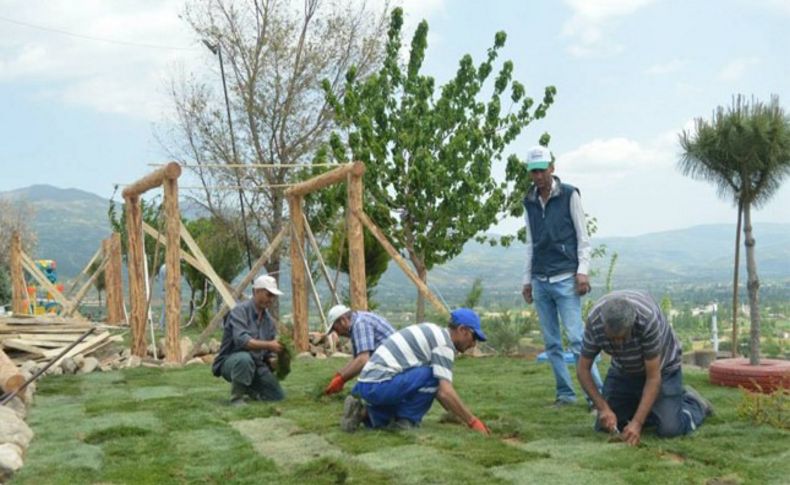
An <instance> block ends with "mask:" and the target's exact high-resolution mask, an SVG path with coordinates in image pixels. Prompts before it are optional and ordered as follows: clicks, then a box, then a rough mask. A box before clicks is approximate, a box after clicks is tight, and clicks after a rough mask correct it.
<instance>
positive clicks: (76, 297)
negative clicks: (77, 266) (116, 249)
mask: <svg viewBox="0 0 790 485" xmlns="http://www.w3.org/2000/svg"><path fill="white" fill-rule="evenodd" d="M107 261H108V260H107V258H104V259H102V262H101V264H100V265H99V267H98V268H96V271H94V272H93V274H92V275H91V277H90V278H88V281H86V282H85V284H84V285H83V286H82V288H80V291H78V292H77V294H76V295H74V298H73V299H72V300H71V301H70V302H69V308H68V309H65V310H64V311H63V316H64V317H70V316H71V315H72V314H74V312H75V311H77V307H79V304H80V302H81V301H82V299H83V298H85V295H87V294H88V290H90V288H91V286H93V283H94V282H96V279H97V278H98V277H99V275H100V274H101V272H102V271H104V268H105V266H107Z"/></svg>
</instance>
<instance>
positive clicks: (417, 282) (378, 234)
mask: <svg viewBox="0 0 790 485" xmlns="http://www.w3.org/2000/svg"><path fill="white" fill-rule="evenodd" d="M354 215H356V217H357V218H358V219H359V220H360V222H362V224H363V225H364V226H365V227H367V228H368V231H370V232H371V233H372V234H373V237H375V238H376V240H378V242H379V243H380V244H381V246H382V247H383V248H384V250H385V251H387V253H388V254H389V255H390V256H391V257H392V259H394V260H395V263H397V265H398V266H400V269H401V270H403V272H404V273H406V276H408V277H409V279H410V280H411V281H412V283H414V286H416V287H417V290H418V291H419V292H420V293H422V295H423V296H424V297H425V298H426V299H427V300H428V301H429V302H431V304H432V305H433V306H434V308H436V310H438V311H439V312H440V313H441V314H443V315H449V312H448V311H447V307H445V306H444V305H443V304H442V302H441V301H439V299H438V298H437V297H436V295H434V294H433V292H432V291H431V290H430V289H429V288H428V285H426V284H425V283H423V281H422V280H421V279H420V278H419V276H417V274H416V273H415V272H414V270H412V269H411V268H410V267H409V263H407V262H406V260H405V259H404V258H403V256H401V255H400V253H398V251H397V250H396V249H395V248H394V247H393V246H392V244H391V243H390V242H389V240H388V239H387V236H385V235H384V233H383V232H382V231H381V229H380V228H379V227H378V226H377V225H376V224H375V223H374V222H373V221H372V220H370V218H369V217H368V215H367V214H365V213H364V212H362V211H358V212H354Z"/></svg>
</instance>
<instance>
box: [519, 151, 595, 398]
mask: <svg viewBox="0 0 790 485" xmlns="http://www.w3.org/2000/svg"><path fill="white" fill-rule="evenodd" d="M527 170H529V174H530V177H531V178H532V187H531V188H530V190H529V192H527V196H526V197H525V198H524V208H525V209H526V214H525V219H526V233H527V234H526V236H527V239H526V241H527V255H526V256H527V258H526V263H525V265H524V280H523V288H522V291H521V293H522V295H523V296H524V300H525V301H526V302H527V303H528V304H529V303H532V302H533V301H534V302H535V309H536V310H537V312H538V318H539V319H540V329H541V331H542V333H543V342H544V344H545V346H546V354H547V355H548V358H549V362H550V363H551V367H552V369H553V371H554V379H555V381H556V384H557V392H556V398H555V401H554V404H555V406H558V407H559V406H564V405H568V404H573V403H575V402H576V392H575V391H574V390H573V382H572V381H571V375H570V373H569V372H568V367H567V365H566V364H565V359H564V356H563V347H562V332H561V330H560V320H561V321H562V325H563V326H564V327H565V332H566V336H567V339H568V346H569V347H570V350H571V352H573V355H574V357H575V358H576V362H577V363H578V361H579V355H580V352H581V346H582V338H583V336H584V324H583V323H582V308H581V297H582V296H583V295H586V294H587V293H589V292H590V280H589V278H588V276H587V275H588V273H589V268H590V256H591V253H592V246H591V245H590V237H589V236H588V234H587V222H586V221H585V217H584V209H583V208H582V201H581V197H580V195H579V190H578V189H577V188H576V187H574V186H572V185H569V184H565V183H562V182H561V181H560V179H559V177H556V176H554V159H553V156H552V154H551V152H550V151H549V149H548V148H546V147H543V146H535V147H532V148H530V149H529V151H528V152H527ZM592 376H593V381H594V383H595V386H596V387H597V388H598V389H601V388H602V387H603V384H602V382H601V376H600V374H599V373H598V368H597V366H595V365H594V364H593V366H592ZM587 402H588V404H589V405H590V406H592V401H590V399H589V397H588V398H587Z"/></svg>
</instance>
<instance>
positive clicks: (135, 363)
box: [125, 355, 143, 368]
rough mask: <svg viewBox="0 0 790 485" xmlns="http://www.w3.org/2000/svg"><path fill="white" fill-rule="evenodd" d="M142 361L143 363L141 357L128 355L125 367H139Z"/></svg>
mask: <svg viewBox="0 0 790 485" xmlns="http://www.w3.org/2000/svg"><path fill="white" fill-rule="evenodd" d="M142 363H143V359H141V358H140V357H138V356H136V355H130V356H129V360H127V361H126V366H125V367H128V368H133V367H140V366H141V365H142Z"/></svg>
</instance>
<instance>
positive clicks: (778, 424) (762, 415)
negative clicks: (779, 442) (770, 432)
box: [738, 385, 790, 430]
mask: <svg viewBox="0 0 790 485" xmlns="http://www.w3.org/2000/svg"><path fill="white" fill-rule="evenodd" d="M758 387H759V385H758ZM741 392H742V393H743V394H742V399H741V402H740V404H738V416H740V417H741V418H743V419H748V420H750V421H751V422H752V423H754V424H768V425H771V426H773V427H775V428H779V429H787V430H790V389H787V388H784V387H780V388H779V389H777V390H775V391H774V392H772V393H770V394H763V393H762V392H750V391H747V390H745V389H742V390H741Z"/></svg>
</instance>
